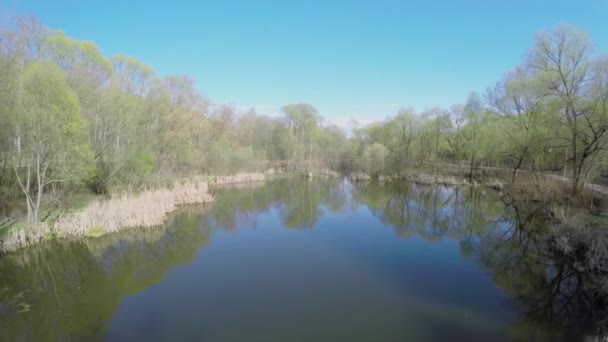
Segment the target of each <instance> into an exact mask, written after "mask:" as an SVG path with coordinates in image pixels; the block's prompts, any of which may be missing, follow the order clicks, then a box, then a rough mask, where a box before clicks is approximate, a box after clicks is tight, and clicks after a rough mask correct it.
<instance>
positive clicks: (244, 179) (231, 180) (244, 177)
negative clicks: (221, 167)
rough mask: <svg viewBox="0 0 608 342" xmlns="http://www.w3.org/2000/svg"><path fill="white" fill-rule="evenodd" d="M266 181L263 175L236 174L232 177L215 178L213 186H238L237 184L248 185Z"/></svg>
mask: <svg viewBox="0 0 608 342" xmlns="http://www.w3.org/2000/svg"><path fill="white" fill-rule="evenodd" d="M265 180H266V176H264V174H263V173H237V174H236V175H232V176H217V177H215V184H217V185H226V184H238V183H250V182H263V181H265Z"/></svg>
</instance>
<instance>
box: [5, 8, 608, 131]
mask: <svg viewBox="0 0 608 342" xmlns="http://www.w3.org/2000/svg"><path fill="white" fill-rule="evenodd" d="M0 11H2V12H4V14H6V13H8V14H33V15H35V16H37V17H38V18H40V19H41V20H42V22H43V23H44V24H45V25H46V26H49V27H51V28H55V29H63V30H64V31H65V32H66V34H68V35H69V36H72V37H75V38H78V39H85V40H92V41H94V42H96V43H97V44H98V46H99V47H100V48H101V50H102V51H103V53H104V54H106V55H112V54H115V53H123V54H127V55H130V56H133V57H135V58H137V59H139V60H141V61H143V62H145V63H146V64H149V65H150V66H152V67H153V68H154V69H155V70H156V71H157V72H158V73H159V74H161V75H168V74H189V75H191V76H192V77H194V79H195V80H196V85H197V87H198V89H199V90H201V91H202V92H203V93H205V94H206V95H207V97H208V98H209V99H210V100H211V101H212V102H214V103H233V104H235V105H237V106H238V107H239V108H250V107H253V106H255V108H256V110H257V111H258V113H268V114H272V113H276V112H278V111H279V109H280V107H281V106H282V105H284V104H288V103H294V102H309V103H311V104H313V105H315V106H316V107H317V108H319V110H320V111H321V114H322V115H323V116H325V117H326V118H328V119H330V120H331V121H334V122H337V123H345V122H347V121H348V120H349V119H350V118H353V119H357V120H359V121H361V122H368V121H370V120H379V119H383V118H384V117H386V116H388V115H392V114H394V113H395V112H396V111H397V110H398V109H399V108H400V107H409V106H412V107H414V108H416V109H417V110H423V109H425V108H429V107H433V106H436V105H437V106H449V105H450V104H453V103H457V102H463V101H464V100H465V99H466V97H467V94H468V93H469V92H470V91H484V90H485V89H486V87H488V86H490V85H492V84H493V83H494V82H495V81H496V80H497V79H498V78H499V77H500V76H501V75H502V73H503V72H505V71H507V70H508V69H510V68H512V67H514V66H515V65H516V64H517V63H519V62H520V60H521V58H522V57H523V56H524V55H525V53H526V51H527V50H528V49H529V47H530V45H531V43H532V39H533V37H534V34H535V33H536V32H538V31H540V30H543V29H546V28H550V27H553V26H555V25H557V24H559V23H562V22H565V23H570V24H574V25H576V26H579V27H580V28H582V29H584V30H585V31H587V32H589V33H590V35H591V38H592V39H593V40H594V41H595V42H596V44H597V48H598V49H599V50H601V51H606V52H608V1H606V0H596V1H590V0H568V1H564V0H550V1H536V0H528V1H525V0H504V1H491V0H466V1H431V0H426V1H405V0H402V1H389V0H368V1H357V0H350V1H346V0H345V1H331V0H325V1H318V0H301V1H290V0H282V1H281V0H275V1H267V0H240V1H239V0H216V1H205V0H201V1H179V0H173V1H162V2H161V1H158V2H155V1H137V0H132V1H130V0H103V1H84V0H82V1H76V0H38V1H28V0H0Z"/></svg>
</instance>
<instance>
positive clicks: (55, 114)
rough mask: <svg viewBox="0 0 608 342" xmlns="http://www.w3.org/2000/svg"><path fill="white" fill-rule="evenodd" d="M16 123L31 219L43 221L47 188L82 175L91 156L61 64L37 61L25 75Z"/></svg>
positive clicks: (18, 161) (17, 167)
mask: <svg viewBox="0 0 608 342" xmlns="http://www.w3.org/2000/svg"><path fill="white" fill-rule="evenodd" d="M17 113H18V116H17V121H16V125H17V127H19V129H20V130H21V131H22V132H23V133H22V138H21V139H22V140H21V144H22V147H21V148H20V149H19V150H17V151H16V152H15V153H14V155H13V159H14V171H15V174H16V176H17V179H18V182H19V185H20V187H21V190H22V191H23V194H24V195H25V197H26V204H27V214H28V221H29V222H34V223H35V222H37V221H38V219H39V213H40V208H41V203H42V199H43V196H44V194H45V188H46V187H47V186H48V185H49V184H51V183H56V182H65V181H70V180H71V181H78V180H79V178H80V177H81V176H82V175H83V174H84V173H85V172H86V171H87V167H88V165H89V163H90V161H91V157H92V155H91V151H90V149H89V145H88V139H87V138H88V137H87V130H86V127H85V125H84V122H83V120H82V117H81V114H80V107H79V104H78V99H77V97H76V94H75V93H74V92H73V91H72V90H71V89H70V88H69V86H68V83H67V79H66V76H65V74H63V72H62V71H61V70H60V69H59V68H58V67H57V66H55V65H53V64H48V63H31V64H28V65H26V68H25V70H24V72H23V73H22V74H21V75H20V79H19V93H18V102H17Z"/></svg>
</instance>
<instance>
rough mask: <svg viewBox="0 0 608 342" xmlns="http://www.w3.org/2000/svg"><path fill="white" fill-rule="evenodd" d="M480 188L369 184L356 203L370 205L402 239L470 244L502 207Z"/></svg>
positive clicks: (360, 188)
mask: <svg viewBox="0 0 608 342" xmlns="http://www.w3.org/2000/svg"><path fill="white" fill-rule="evenodd" d="M489 196H490V193H486V192H485V191H483V190H480V189H479V188H473V187H467V188H454V187H444V186H420V185H416V184H411V183H394V182H392V183H386V184H382V185H376V184H366V185H360V186H358V187H357V188H356V190H355V194H354V199H355V200H356V201H357V202H359V203H362V204H365V205H367V207H368V208H369V209H370V211H371V212H372V213H373V214H374V215H375V216H377V217H378V218H379V219H380V220H381V221H382V222H383V223H384V224H386V225H389V226H391V227H392V228H393V229H394V230H395V233H396V234H397V235H399V236H401V237H410V236H412V235H417V236H419V237H421V238H423V239H425V240H426V241H431V242H432V241H437V240H439V239H441V238H443V237H449V238H451V239H455V240H462V246H463V248H465V250H466V249H470V248H469V247H467V246H469V245H470V243H471V240H472V239H473V238H474V237H475V236H476V235H479V234H480V233H482V230H483V229H485V227H486V225H487V224H488V222H490V221H492V220H493V219H494V218H495V217H497V216H498V215H500V212H501V210H502V208H501V207H497V206H496V205H495V204H494V203H493V201H491V200H489V198H488V197H489Z"/></svg>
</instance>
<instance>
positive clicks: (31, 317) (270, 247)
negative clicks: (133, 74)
mask: <svg viewBox="0 0 608 342" xmlns="http://www.w3.org/2000/svg"><path fill="white" fill-rule="evenodd" d="M530 217H531V216H526V215H524V214H523V213H522V212H521V210H518V208H513V207H508V206H506V205H505V204H504V203H503V202H502V201H501V200H500V199H499V196H498V194H496V193H494V192H491V191H487V190H483V189H473V188H454V187H443V186H436V187H429V186H417V185H412V184H402V183H386V184H383V185H378V184H350V183H348V182H347V181H344V180H314V181H307V180H303V179H297V178H290V179H279V180H274V181H270V182H268V183H267V184H265V185H250V186H248V187H246V188H241V189H229V190H218V200H217V202H216V203H215V204H213V205H212V206H210V207H207V208H200V207H192V208H184V209H183V210H181V211H180V212H178V213H176V214H175V215H174V216H173V217H172V218H171V219H170V220H169V222H168V223H167V225H166V226H165V227H158V228H153V229H134V230H130V231H124V232H121V233H119V234H116V235H110V236H105V237H102V238H98V239H90V240H85V241H76V242H69V243H68V242H62V243H56V242H55V243H49V244H47V245H43V246H40V247H37V248H32V249H29V250H26V251H22V252H20V253H18V254H12V255H8V256H5V257H4V258H3V259H1V260H0V275H1V279H0V340H2V341H47V340H48V341H95V340H107V341H424V340H439V341H442V340H447V339H449V340H452V341H461V340H463V341H464V340H491V341H500V340H578V339H581V338H582V334H581V331H582V330H583V329H586V328H587V327H585V323H584V322H583V323H581V322H578V321H576V322H574V323H573V322H572V321H567V322H564V321H563V320H562V319H560V314H561V313H562V312H563V310H562V311H560V308H561V307H560V305H561V304H563V303H561V302H560V299H559V298H556V297H557V296H556V294H555V291H553V289H554V288H555V286H553V287H552V284H553V285H555V284H554V279H555V277H552V276H551V273H552V271H551V270H552V269H553V268H555V267H556V265H555V264H552V261H551V260H548V259H547V258H546V257H544V256H542V255H541V254H542V253H539V252H538V250H539V247H538V242H537V236H538V234H540V233H539V232H538V231H539V230H541V228H539V227H538V225H535V224H534V222H533V220H532V219H530ZM571 302H572V301H571ZM570 304H571V303H568V305H570Z"/></svg>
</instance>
